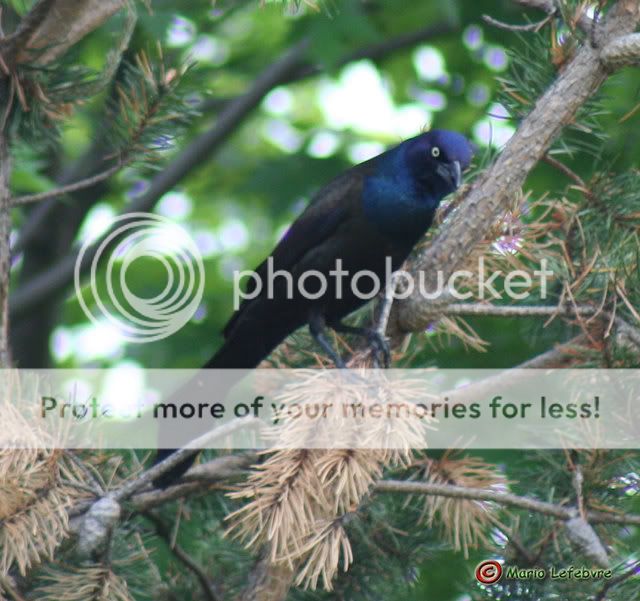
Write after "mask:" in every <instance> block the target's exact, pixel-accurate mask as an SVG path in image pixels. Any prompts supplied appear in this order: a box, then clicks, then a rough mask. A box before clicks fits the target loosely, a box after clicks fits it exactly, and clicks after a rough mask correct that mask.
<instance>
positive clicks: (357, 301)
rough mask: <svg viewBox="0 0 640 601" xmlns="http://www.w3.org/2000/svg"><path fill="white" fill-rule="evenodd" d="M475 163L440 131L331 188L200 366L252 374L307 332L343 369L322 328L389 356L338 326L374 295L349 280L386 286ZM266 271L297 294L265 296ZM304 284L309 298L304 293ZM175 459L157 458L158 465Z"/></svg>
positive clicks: (461, 140)
mask: <svg viewBox="0 0 640 601" xmlns="http://www.w3.org/2000/svg"><path fill="white" fill-rule="evenodd" d="M472 154H473V150H472V146H471V144H470V143H469V141H468V140H467V139H466V138H465V137H464V136H463V135H461V134H459V133H456V132H452V131H446V130H438V129H436V130H432V131H429V132H426V133H423V134H420V135H419V136H416V137H415V138H411V139H409V140H406V141H404V142H402V143H401V144H399V145H398V146H395V147H394V148H391V149H390V150H388V151H386V152H384V153H382V154H381V155H379V156H376V157H374V158H372V159H370V160H368V161H366V162H364V163H361V164H360V165H356V166H355V167H353V168H351V169H349V170H348V171H346V172H345V173H343V174H341V175H339V176H338V177H336V178H335V179H334V180H333V181H331V182H330V183H329V184H327V185H326V186H325V187H324V188H322V189H321V190H320V191H319V192H318V193H317V194H316V195H315V196H314V197H313V199H312V200H311V202H310V204H309V206H308V207H307V209H306V210H305V211H304V212H303V213H302V214H301V215H300V217H298V219H296V221H295V222H294V223H293V224H292V225H291V227H290V228H289V230H288V231H287V233H286V234H285V235H284V236H283V238H282V239H281V240H280V242H279V243H278V245H277V246H276V248H275V249H274V250H273V252H272V253H271V255H270V256H269V257H268V258H267V259H266V260H265V261H264V262H263V263H262V264H261V265H260V266H259V267H258V268H257V269H256V271H255V273H256V275H257V277H258V278H259V279H260V281H261V282H262V289H261V290H259V289H256V286H257V285H258V284H257V283H256V281H255V280H254V279H252V280H251V282H250V285H249V286H248V287H247V289H246V291H245V295H246V296H252V298H250V299H248V300H245V301H243V303H242V304H241V306H240V307H239V309H238V310H237V311H236V312H235V313H234V314H233V316H232V317H231V319H230V320H229V322H228V323H227V325H226V327H225V329H224V336H225V342H224V344H223V346H222V348H220V350H219V351H218V352H217V353H216V354H215V355H214V356H213V357H212V358H211V359H210V360H209V361H208V362H207V363H206V365H204V367H205V368H216V369H230V368H244V369H250V368H254V367H256V366H257V365H258V364H259V363H260V362H261V361H262V360H263V359H264V358H265V357H267V356H268V355H269V354H270V353H271V351H272V350H273V349H274V348H275V347H276V346H278V345H279V344H280V343H281V342H282V341H283V340H284V339H285V338H286V337H287V336H288V335H289V334H291V333H292V332H293V331H295V330H296V329H298V328H299V327H301V326H303V325H305V324H308V325H309V329H310V331H311V334H312V335H313V337H314V338H315V340H316V341H317V342H318V343H319V344H320V346H321V347H322V348H323V349H324V350H325V352H327V354H329V356H331V357H332V359H333V360H334V362H335V363H336V365H337V366H338V367H343V366H344V363H343V362H342V359H341V358H340V357H339V356H338V355H337V354H336V353H335V351H334V350H333V348H332V347H331V345H330V343H329V341H328V339H327V338H326V335H325V332H326V326H330V327H331V328H333V329H335V330H337V331H343V332H351V333H356V334H363V335H367V336H369V338H370V341H371V342H372V343H373V344H375V345H376V346H377V347H378V350H379V351H382V352H383V353H385V350H386V345H385V343H384V342H383V341H382V340H379V339H377V338H376V336H375V335H374V334H373V333H372V331H366V330H364V331H363V330H361V329H359V328H353V327H349V326H345V325H343V324H342V319H343V318H344V317H346V316H347V315H349V314H350V313H352V312H353V311H354V310H356V309H357V308H358V307H360V306H362V305H363V304H365V303H366V302H367V300H368V299H367V297H368V298H371V293H373V292H375V289H374V283H373V280H372V278H371V277H367V278H365V277H362V278H360V280H359V281H360V285H358V290H359V291H360V293H361V294H355V293H354V291H353V289H352V286H351V280H350V278H352V277H354V276H355V275H356V274H358V273H362V272H363V271H365V270H367V271H369V272H372V273H373V274H375V276H376V277H377V278H378V281H379V282H380V284H381V286H382V287H384V286H385V284H386V281H385V279H384V278H385V275H386V273H387V263H390V266H391V270H397V269H398V268H399V267H400V266H401V265H402V263H403V262H404V261H405V259H406V258H407V257H408V255H409V253H410V252H411V250H412V248H413V247H414V245H415V244H416V243H417V242H418V240H419V239H420V238H421V237H422V236H423V235H424V233H425V232H426V231H427V230H428V229H429V227H430V225H431V223H432V221H433V217H434V215H435V212H436V210H437V208H438V205H439V204H440V201H441V200H442V199H443V198H444V197H445V196H447V195H448V194H450V193H451V192H453V191H454V190H455V189H456V188H457V187H458V186H459V185H460V180H461V174H462V171H464V169H466V168H467V167H468V165H469V162H470V161H471V157H472ZM338 260H340V261H341V265H339V264H338ZM269 264H271V272H272V273H275V272H277V271H280V270H282V271H284V272H287V273H289V274H290V275H291V281H292V284H293V285H292V286H291V294H290V290H289V289H288V287H289V284H288V282H286V281H285V279H284V277H282V276H280V277H274V278H273V286H272V290H269V286H268V285H267V284H268V282H267V281H265V280H267V279H268V275H269ZM337 267H340V268H341V269H342V270H343V271H344V272H347V274H348V275H346V277H345V279H344V281H343V282H342V284H343V285H342V288H341V290H339V286H338V283H337V279H336V277H335V275H333V276H332V274H331V272H332V270H334V272H335V270H336V268H337ZM311 273H313V274H315V275H314V277H313V278H312V277H311V276H310V275H309V276H308V277H306V279H305V274H311ZM318 274H321V275H322V276H323V277H324V280H325V282H326V284H327V287H326V289H325V290H323V289H322V288H321V287H319V286H320V284H319V280H318V278H317V277H316V276H317V275H318ZM301 279H303V280H305V290H306V291H307V293H311V294H310V295H309V294H307V295H304V294H301V293H300V290H299V284H300V282H301ZM365 280H366V282H368V284H369V286H368V287H367V286H366V282H365ZM314 281H315V284H316V287H315V288H314V287H313V285H312V284H313V282H314ZM382 289H384V288H382ZM309 296H312V297H314V298H309ZM385 354H386V353H385ZM218 392H219V391H218ZM171 452H172V450H171V449H161V450H159V451H158V456H157V457H156V461H159V460H161V459H163V458H164V457H166V456H168V455H170V454H171ZM192 462H193V459H190V460H189V461H185V462H184V463H181V464H179V465H178V466H177V467H176V468H175V469H173V470H171V471H170V472H168V473H166V474H165V475H164V476H162V477H161V478H159V479H158V480H157V481H156V484H158V485H160V486H166V485H167V484H170V483H171V482H173V481H174V480H175V479H177V478H178V477H179V476H180V475H181V474H182V473H184V472H185V471H186V470H187V469H188V468H189V466H190V465H191V463H192Z"/></svg>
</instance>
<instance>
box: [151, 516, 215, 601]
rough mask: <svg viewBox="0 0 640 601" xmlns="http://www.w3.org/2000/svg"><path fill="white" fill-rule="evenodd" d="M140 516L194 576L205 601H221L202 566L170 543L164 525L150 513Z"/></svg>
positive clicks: (168, 534)
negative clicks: (145, 519) (147, 521)
mask: <svg viewBox="0 0 640 601" xmlns="http://www.w3.org/2000/svg"><path fill="white" fill-rule="evenodd" d="M142 515H144V517H145V518H147V519H148V520H149V521H150V522H151V523H152V524H153V527H154V528H155V531H156V534H157V535H158V536H159V537H160V538H161V539H162V540H163V541H164V542H165V543H166V544H167V546H168V547H169V549H171V552H172V553H173V554H174V555H175V556H176V557H177V558H178V560H180V561H181V562H182V563H183V565H184V566H185V567H186V568H187V569H188V570H191V572H193V573H194V574H195V577H196V578H197V580H198V582H199V583H200V588H201V589H202V593H203V595H204V598H205V599H206V600H207V601H222V598H221V597H220V595H219V594H218V591H217V587H216V586H215V585H214V583H213V582H212V581H211V579H210V578H209V576H208V574H207V573H206V572H205V570H204V569H203V568H202V566H201V565H200V564H199V563H198V562H197V561H196V560H195V559H193V557H191V555H189V554H188V553H187V552H186V551H185V550H184V549H183V548H182V547H181V546H180V545H178V544H177V543H173V542H172V541H171V534H170V532H169V529H168V528H167V526H166V525H165V523H164V522H163V521H162V520H161V519H160V517H158V516H157V515H155V514H154V513H152V512H151V511H145V512H144V513H143V514H142Z"/></svg>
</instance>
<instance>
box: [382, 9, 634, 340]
mask: <svg viewBox="0 0 640 601" xmlns="http://www.w3.org/2000/svg"><path fill="white" fill-rule="evenodd" d="M638 22H640V6H639V5H638V3H637V2H635V1H634V0H619V1H618V2H617V3H616V4H615V5H614V6H613V8H612V9H611V10H610V11H609V13H608V15H607V17H606V19H605V21H604V22H603V23H602V24H600V25H599V26H598V33H599V39H600V40H601V41H602V47H606V46H607V45H608V44H609V43H611V42H612V41H614V40H616V39H619V38H621V37H622V36H625V35H628V34H629V33H631V32H632V31H633V30H634V29H635V27H636V26H637V24H638ZM609 74H610V68H609V66H608V65H607V64H606V63H604V62H603V59H602V50H601V49H600V47H594V46H593V45H592V44H584V45H583V46H582V47H581V48H580V49H579V50H578V51H577V52H576V54H575V57H574V58H573V59H572V60H571V62H570V63H568V64H567V65H566V66H565V67H564V69H563V70H562V71H561V72H560V74H559V75H558V77H557V79H556V81H555V82H554V83H553V84H552V85H551V86H550V87H549V88H548V90H547V91H546V92H545V93H544V94H543V95H542V97H541V98H540V99H539V100H538V101H537V103H536V105H535V106H534V108H533V109H532V111H531V112H530V113H529V115H528V116H527V117H526V118H525V119H524V120H523V121H522V123H521V124H520V127H519V128H518V130H517V131H516V133H515V134H514V135H513V137H512V138H511V139H510V140H509V142H508V143H507V145H506V146H505V148H504V150H503V151H502V153H501V154H500V155H499V156H498V158H497V160H496V161H495V162H494V163H493V165H492V166H491V167H490V168H489V169H487V171H486V172H484V173H483V174H482V175H481V176H480V177H479V178H478V179H476V181H475V182H474V183H473V184H472V186H471V188H470V190H469V192H468V194H467V195H466V197H465V199H464V200H463V201H462V203H461V204H460V206H459V208H458V210H457V212H456V213H455V214H454V215H453V216H452V218H451V220H450V222H449V223H448V225H447V226H446V227H444V228H443V229H442V231H441V232H440V233H439V234H438V236H437V237H436V238H435V239H434V240H433V242H432V244H431V245H430V246H429V247H428V248H427V249H426V250H425V251H423V252H422V253H421V254H420V255H419V256H418V258H417V260H416V261H415V263H414V264H413V266H412V269H413V271H414V273H415V272H418V271H424V272H425V275H426V278H425V284H426V286H425V289H427V290H437V287H438V286H437V284H438V272H440V274H441V275H444V278H443V280H444V281H446V280H447V279H448V277H449V276H450V275H451V274H452V273H453V272H454V271H456V270H457V269H459V268H460V266H461V264H462V263H463V262H464V260H465V259H466V257H467V256H468V254H469V252H470V250H472V249H474V248H475V247H476V246H477V245H478V244H479V243H480V242H481V240H482V239H483V238H484V237H485V235H486V233H487V231H488V230H489V229H490V228H491V226H492V224H494V223H495V222H496V219H497V218H498V216H499V215H500V214H503V213H504V212H505V211H506V210H507V209H508V208H509V206H510V204H511V203H512V202H513V194H514V191H515V190H519V189H520V188H521V187H522V185H523V184H524V181H525V179H526V177H527V175H528V174H529V172H530V171H531V170H532V169H533V167H534V166H535V165H536V164H537V163H538V161H540V160H541V159H542V158H543V157H544V156H545V155H546V154H547V151H548V150H549V148H550V146H551V144H552V143H553V142H554V141H555V139H556V138H557V137H558V135H559V134H560V132H561V131H562V130H563V128H564V127H565V126H566V125H567V124H569V123H571V122H572V121H573V118H574V116H575V115H576V113H577V112H578V110H579V109H580V107H581V106H582V105H583V104H584V103H585V102H587V100H589V98H591V96H593V94H594V93H595V92H596V91H597V90H598V89H599V88H600V86H601V85H602V83H603V82H604V81H605V80H606V79H607V77H608V75H609ZM429 305H430V303H429V302H427V301H425V299H424V298H423V297H422V294H421V293H420V290H419V289H418V290H415V291H414V292H413V294H412V295H411V296H410V297H409V298H407V299H406V300H402V301H400V302H397V303H395V304H394V311H393V315H392V320H391V321H390V326H392V328H393V329H392V332H393V334H394V337H395V342H396V343H398V342H399V341H400V340H401V337H402V334H403V333H406V332H412V331H421V330H423V329H424V328H425V327H427V325H428V324H429V321H430V318H429V314H430V310H429Z"/></svg>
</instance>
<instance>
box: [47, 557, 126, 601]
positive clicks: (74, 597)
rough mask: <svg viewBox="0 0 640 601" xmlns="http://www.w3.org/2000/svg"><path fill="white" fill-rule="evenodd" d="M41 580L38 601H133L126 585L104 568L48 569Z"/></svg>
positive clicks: (96, 566) (106, 567)
mask: <svg viewBox="0 0 640 601" xmlns="http://www.w3.org/2000/svg"><path fill="white" fill-rule="evenodd" d="M44 580H45V581H47V584H44V585H43V586H41V587H40V588H38V589H37V591H36V592H37V593H38V597H37V598H38V599H39V601H133V597H132V596H131V594H130V592H129V588H128V587H127V583H126V582H125V581H124V580H123V579H122V578H121V577H120V576H118V575H117V574H115V573H114V572H113V571H112V570H111V568H110V567H108V566H104V565H98V564H96V565H91V566H83V567H80V568H70V567H67V568H66V569H53V568H48V569H47V570H46V571H45V573H44Z"/></svg>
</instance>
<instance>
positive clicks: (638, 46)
mask: <svg viewBox="0 0 640 601" xmlns="http://www.w3.org/2000/svg"><path fill="white" fill-rule="evenodd" d="M602 60H603V61H604V62H605V63H606V64H607V65H608V66H609V67H612V68H614V69H619V68H620V67H624V66H626V65H632V64H634V63H637V62H638V61H640V33H631V34H629V35H625V36H623V37H621V38H618V39H617V40H613V42H610V43H609V44H607V46H606V47H605V48H604V50H603V51H602Z"/></svg>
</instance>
